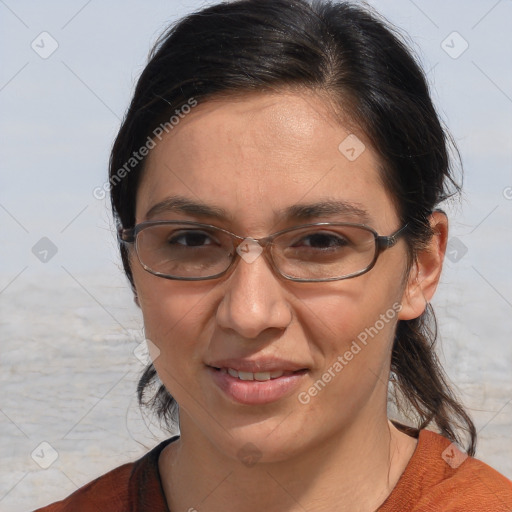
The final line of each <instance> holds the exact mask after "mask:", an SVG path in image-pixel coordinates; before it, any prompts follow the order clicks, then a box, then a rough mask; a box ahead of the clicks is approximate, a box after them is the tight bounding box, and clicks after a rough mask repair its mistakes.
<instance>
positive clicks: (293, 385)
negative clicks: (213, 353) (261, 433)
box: [206, 365, 308, 405]
mask: <svg viewBox="0 0 512 512" xmlns="http://www.w3.org/2000/svg"><path fill="white" fill-rule="evenodd" d="M248 367H249V366H247V365H246V366H245V368H248ZM222 368H233V366H222ZM252 368H254V365H253V366H252ZM268 368H269V369H268V370H262V369H261V366H259V367H258V370H244V369H240V371H252V373H256V372H257V371H271V370H270V366H269V367H268ZM272 368H273V369H274V370H281V369H283V368H282V367H277V366H276V365H274V366H273V367H272ZM206 369H207V371H208V373H209V374H210V375H211V377H212V380H213V382H214V383H215V384H216V385H217V387H218V388H219V389H220V390H221V391H222V392H223V393H224V394H225V395H227V396H228V397H229V398H230V399H231V400H233V401H235V402H238V403H240V404H244V405H263V404H268V403H271V402H275V401H277V400H279V399H281V398H284V397H285V396H288V395H290V394H291V393H292V392H293V391H294V390H296V389H297V387H298V386H299V385H300V384H301V381H302V379H303V378H304V375H306V373H307V372H308V370H307V369H304V368H303V369H300V370H295V371H294V373H292V374H287V375H283V376H281V377H277V378H275V379H270V380H265V381H257V380H240V379H239V378H237V377H232V376H231V375H230V374H229V373H223V372H221V371H220V370H218V369H216V368H214V367H212V366H207V367H206ZM233 369H236V368H233ZM288 371H290V370H288Z"/></svg>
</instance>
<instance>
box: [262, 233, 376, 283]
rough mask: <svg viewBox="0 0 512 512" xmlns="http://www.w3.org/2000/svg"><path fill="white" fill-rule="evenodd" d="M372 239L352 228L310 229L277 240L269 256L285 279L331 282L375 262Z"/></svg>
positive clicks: (282, 236)
mask: <svg viewBox="0 0 512 512" xmlns="http://www.w3.org/2000/svg"><path fill="white" fill-rule="evenodd" d="M376 250H377V247H376V243H375V235H374V233H373V232H372V231H370V230H368V229H365V228H362V227H357V226H356V227H354V226H311V227H308V228H299V229H297V230H293V231H289V232H286V233H283V234H282V235H280V236H279V237H276V238H275V240H274V244H273V246H272V256H273V258H274V262H275V264H276V266H277V268H278V269H279V270H280V272H282V273H283V274H284V275H285V276H288V277H292V278H297V279H332V278H340V277H344V276H348V275H351V274H356V273H358V272H361V271H362V270H365V269H366V268H367V267H368V266H369V265H371V263H372V262H373V261H374V259H375V254H376Z"/></svg>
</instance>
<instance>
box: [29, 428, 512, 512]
mask: <svg viewBox="0 0 512 512" xmlns="http://www.w3.org/2000/svg"><path fill="white" fill-rule="evenodd" d="M178 437H179V436H175V437H172V438H170V439H167V440H166V441H163V442H162V443H160V444H159V445H158V446H156V447H155V448H153V449H152V450H151V451H150V452H148V453H147V454H146V455H144V456H143V457H142V458H140V459H139V460H137V461H136V462H132V463H129V464H124V465H123V466H120V467H118V468H116V469H114V470H112V471H110V472H109V473H107V474H105V475H103V476H101V477H99V478H97V479H96V480H93V481H92V482H90V483H88V484H87V485H85V486H83V487H81V488H80V489H78V490H77V491H75V492H74V493H73V494H71V495H70V496H68V497H67V498H66V499H65V500H63V501H59V502H57V503H53V504H52V505H48V506H47V507H43V508H40V509H38V510H37V511H36V512H170V511H169V509H168V507H167V503H166V500H165V495H164V491H163V488H162V483H161V480H160V474H159V472H158V457H159V455H160V452H161V451H162V450H163V449H164V448H165V446H167V445H168V444H169V443H170V442H172V441H173V440H176V439H178ZM333 512H335V511H333ZM379 512H512V482H511V481H510V480H508V479H507V478H505V477H504V476H503V475H501V474H500V473H498V472H497V471H495V470H494V469H492V468H491V467H489V466H487V464H484V463H483V462H480V461H479V460H477V459H474V458H472V457H466V456H465V455H463V454H462V453H461V452H458V451H457V450H456V448H454V446H453V445H452V444H451V443H450V441H449V440H448V439H446V438H444V437H442V436H440V435H439V434H436V433H434V432H431V431H429V430H421V431H420V433H419V439H418V444H417V446H416V450H415V451H414V454H413V456H412V457H411V460H410V461H409V464H408V465H407V467H406V468H405V471H404V472H403V474H402V476H401V477H400V480H399V481H398V483H397V485H396V486H395V488H394V489H393V491H392V493H391V494H390V495H389V496H388V498H387V499H386V501H385V502H384V503H383V504H382V505H381V507H380V508H379Z"/></svg>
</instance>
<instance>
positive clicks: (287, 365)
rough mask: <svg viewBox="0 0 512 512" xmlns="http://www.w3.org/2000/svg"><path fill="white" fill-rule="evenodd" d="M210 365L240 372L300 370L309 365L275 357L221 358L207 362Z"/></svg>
mask: <svg viewBox="0 0 512 512" xmlns="http://www.w3.org/2000/svg"><path fill="white" fill-rule="evenodd" d="M207 365H208V366H212V367H213V368H232V369H233V370H237V371H239V372H251V373H258V372H274V371H284V372H296V371H298V370H306V369H307V366H306V365H303V364H300V363H294V362H292V361H286V360H284V359H275V358H260V359H234V358H232V359H219V360H217V361H213V362H211V363H207Z"/></svg>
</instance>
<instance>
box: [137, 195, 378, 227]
mask: <svg viewBox="0 0 512 512" xmlns="http://www.w3.org/2000/svg"><path fill="white" fill-rule="evenodd" d="M172 212H175V213H182V214H185V215H191V216H194V217H206V218H209V219H217V220H219V221H233V219H234V218H233V216H232V215H231V214H230V213H228V212H227V210H225V209H224V208H221V207H219V206H215V205H210V204H206V203H203V202H200V201H194V200H191V199H189V198H187V197H184V196H172V197H168V198H166V199H164V200H163V201H161V202H159V203H157V204H155V205H153V206H152V207H151V208H150V209H149V210H148V212H147V213H146V216H145V218H146V220H151V219H153V218H155V217H158V216H159V215H161V214H164V213H172ZM274 215H275V216H276V218H277V219H279V220H283V219H284V220H297V221H309V220H312V219H315V218H317V217H332V216H334V215H343V216H349V217H355V218H357V220H358V222H362V223H364V224H368V223H370V219H371V217H370V215H369V213H368V211H366V210H365V209H364V208H363V207H362V205H360V204H359V203H351V202H346V201H340V200H328V199H327V200H321V201H317V202H314V203H304V204H294V205H292V206H288V207H286V208H283V209H281V210H278V211H275V212H274Z"/></svg>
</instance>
